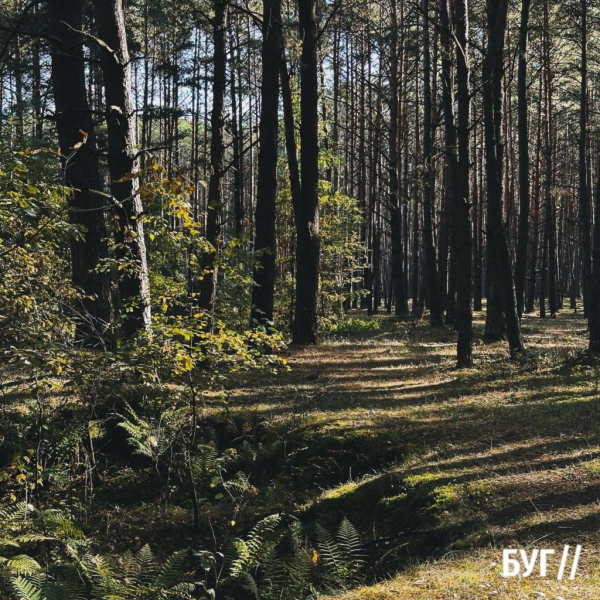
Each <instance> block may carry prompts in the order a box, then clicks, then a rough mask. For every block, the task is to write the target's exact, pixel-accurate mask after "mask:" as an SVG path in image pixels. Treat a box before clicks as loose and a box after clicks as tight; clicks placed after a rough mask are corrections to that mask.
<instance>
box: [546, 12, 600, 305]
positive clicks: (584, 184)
mask: <svg viewBox="0 0 600 600" xmlns="http://www.w3.org/2000/svg"><path fill="white" fill-rule="evenodd" d="M546 4H547V3H545V4H544V11H547V10H548V7H547V6H546ZM587 30H588V27H587V0H581V40H580V42H581V88H580V99H579V140H578V147H579V226H580V243H581V255H582V259H583V264H582V278H583V311H584V314H585V315H586V316H589V314H588V303H589V294H588V289H587V286H588V280H589V275H590V273H591V271H592V255H591V240H590V208H589V207H590V198H589V189H588V168H587V156H586V153H587V147H588V116H587V112H588V111H587V106H588V97H587V96H588V92H587V77H588V73H587V44H588V39H587V38H588V31H587Z"/></svg>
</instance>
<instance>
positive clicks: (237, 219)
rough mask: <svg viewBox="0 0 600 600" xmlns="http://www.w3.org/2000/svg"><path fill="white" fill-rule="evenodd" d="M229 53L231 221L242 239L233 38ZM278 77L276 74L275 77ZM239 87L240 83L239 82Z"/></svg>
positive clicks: (239, 124)
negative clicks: (232, 167) (231, 151)
mask: <svg viewBox="0 0 600 600" xmlns="http://www.w3.org/2000/svg"><path fill="white" fill-rule="evenodd" d="M230 52H231V57H232V64H231V66H230V69H229V71H230V98H231V137H232V138H233V140H232V144H233V165H234V172H233V220H234V227H235V237H237V238H238V239H239V238H241V237H242V233H243V230H244V217H245V214H244V170H243V160H244V157H243V154H242V139H241V138H242V132H243V122H242V121H241V120H240V121H238V106H237V100H238V98H237V86H236V79H235V74H236V73H235V72H236V68H235V65H234V64H233V62H234V58H233V57H234V56H235V55H234V46H233V37H232V38H231V39H230ZM278 76H279V74H278V72H277V77H278ZM240 87H241V82H240Z"/></svg>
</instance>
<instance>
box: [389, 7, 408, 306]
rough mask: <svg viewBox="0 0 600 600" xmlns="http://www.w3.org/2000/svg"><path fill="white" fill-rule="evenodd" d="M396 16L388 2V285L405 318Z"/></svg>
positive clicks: (394, 9) (393, 8)
mask: <svg viewBox="0 0 600 600" xmlns="http://www.w3.org/2000/svg"><path fill="white" fill-rule="evenodd" d="M398 104H399V103H398V15H397V6H396V1H395V0H393V1H392V28H391V31H390V129H389V167H388V171H389V178H390V188H389V189H390V217H391V219H390V229H391V244H392V249H391V250H392V286H393V288H394V294H395V295H396V305H395V314H396V316H397V317H406V316H407V315H408V303H407V301H406V292H405V289H404V273H403V260H402V212H401V211H402V204H401V202H400V194H399V189H398V187H399V186H398V169H399V160H398V146H399V140H398Z"/></svg>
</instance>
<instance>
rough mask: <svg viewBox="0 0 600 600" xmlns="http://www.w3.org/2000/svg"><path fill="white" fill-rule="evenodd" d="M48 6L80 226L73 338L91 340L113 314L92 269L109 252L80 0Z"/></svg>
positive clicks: (62, 130) (106, 287)
mask: <svg viewBox="0 0 600 600" xmlns="http://www.w3.org/2000/svg"><path fill="white" fill-rule="evenodd" d="M49 11H50V18H51V27H52V31H53V32H54V34H55V36H56V37H57V38H58V39H60V40H61V42H62V44H59V43H58V42H55V43H54V44H53V45H52V84H53V89H54V104H55V115H56V117H55V118H56V128H57V131H58V138H59V144H60V151H61V155H62V162H63V169H64V183H65V185H66V186H68V187H69V188H71V191H70V192H69V207H70V209H71V210H70V211H69V220H70V222H71V224H73V225H76V226H77V227H78V228H81V229H82V237H81V238H79V237H72V238H71V242H70V244H71V267H72V281H73V285H74V286H75V288H77V289H78V290H79V291H81V293H82V308H83V311H81V315H80V318H78V319H77V338H78V340H81V341H83V342H84V343H85V344H86V345H88V344H91V345H95V344H98V343H99V342H101V340H102V337H103V333H104V330H105V329H106V327H107V325H108V324H109V322H110V320H111V316H112V315H111V293H110V277H109V274H108V273H106V272H97V271H96V267H97V266H98V265H99V263H101V261H103V260H104V259H106V258H107V257H108V247H107V241H106V238H107V231H106V223H105V220H104V211H105V206H104V204H105V203H104V200H103V198H102V197H101V196H100V195H98V194H95V193H93V190H97V191H99V190H100V189H101V187H102V186H101V180H100V174H99V169H98V156H97V150H96V138H95V132H94V122H93V119H92V115H91V113H90V107H89V104H88V99H87V93H86V85H85V63H84V61H83V45H82V38H81V36H80V35H79V34H78V33H75V31H74V30H78V31H79V30H81V28H82V26H83V25H82V20H83V17H82V7H81V2H80V1H79V0H60V1H58V0H57V1H56V2H52V3H50V5H49ZM83 142H85V143H83ZM78 145H79V146H78Z"/></svg>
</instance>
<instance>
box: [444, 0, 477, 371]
mask: <svg viewBox="0 0 600 600" xmlns="http://www.w3.org/2000/svg"><path fill="white" fill-rule="evenodd" d="M443 1H445V0H442V2H443ZM454 9H455V10H454V14H455V21H456V23H455V27H456V45H457V49H456V83H457V100H458V132H457V133H458V174H457V182H458V186H457V187H458V190H457V196H456V199H455V206H456V210H455V221H456V240H457V242H456V250H457V256H456V261H457V296H456V329H457V330H458V344H457V348H456V358H457V363H458V366H459V367H467V368H469V367H472V366H473V310H472V308H471V299H472V295H473V294H472V292H473V283H472V282H473V278H472V254H471V223H470V220H469V195H470V194H469V164H470V149H469V118H470V112H471V106H470V96H469V63H468V39H469V29H468V28H469V21H468V19H469V17H468V15H469V12H468V8H467V0H454Z"/></svg>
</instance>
